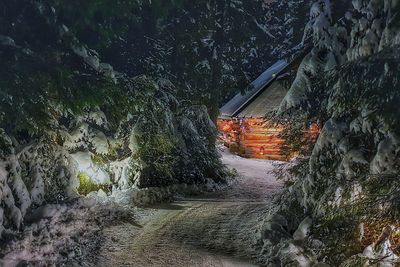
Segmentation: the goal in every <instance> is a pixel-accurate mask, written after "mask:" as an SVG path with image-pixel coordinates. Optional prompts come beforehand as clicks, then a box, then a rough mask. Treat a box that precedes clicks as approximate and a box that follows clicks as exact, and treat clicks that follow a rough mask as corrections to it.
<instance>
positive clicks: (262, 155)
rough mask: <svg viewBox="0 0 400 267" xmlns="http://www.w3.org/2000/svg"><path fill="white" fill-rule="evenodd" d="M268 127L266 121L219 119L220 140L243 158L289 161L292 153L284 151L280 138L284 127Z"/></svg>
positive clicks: (282, 141)
mask: <svg viewBox="0 0 400 267" xmlns="http://www.w3.org/2000/svg"><path fill="white" fill-rule="evenodd" d="M266 125H267V123H266V122H265V121H264V119H238V118H233V119H219V120H218V128H219V131H220V140H221V142H222V143H223V144H224V145H225V146H226V147H228V148H229V150H230V151H231V152H232V153H236V154H238V155H240V156H243V157H247V158H258V159H269V160H281V161H286V160H289V159H290V158H291V156H290V155H291V154H292V153H288V151H284V150H285V147H284V146H283V144H284V140H283V139H282V138H281V137H280V134H281V132H282V130H283V127H268V126H266ZM285 154H288V155H289V156H285Z"/></svg>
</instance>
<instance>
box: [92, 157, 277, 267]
mask: <svg viewBox="0 0 400 267" xmlns="http://www.w3.org/2000/svg"><path fill="white" fill-rule="evenodd" d="M223 160H224V162H225V164H227V165H228V166H230V167H235V168H236V169H237V170H238V173H239V174H241V175H242V177H241V178H240V179H239V182H238V183H236V184H235V185H234V186H233V187H231V188H230V189H228V190H226V191H224V192H217V193H210V194H206V195H202V196H201V197H196V198H191V199H185V200H182V201H179V202H175V203H173V204H166V205H160V206H158V207H152V208H151V209H144V210H141V211H140V212H143V214H144V215H145V216H140V218H142V219H140V221H139V222H138V223H139V224H140V225H142V227H138V226H137V225H134V224H130V223H123V224H119V225H115V226H111V227H108V228H106V229H105V231H104V235H105V237H106V238H105V241H104V243H103V246H102V248H101V250H100V251H99V256H98V261H97V264H96V265H97V266H178V267H180V266H226V267H228V266H232V267H235V266H257V265H254V264H253V263H251V262H252V259H254V258H256V256H257V255H256V253H257V251H258V250H257V248H256V247H255V243H256V238H257V230H258V227H259V225H260V222H261V221H262V220H263V218H265V215H266V213H267V212H268V204H267V202H268V199H269V196H271V194H272V193H273V192H276V191H277V190H279V188H280V185H279V183H277V182H276V180H275V179H274V178H273V177H272V176H271V175H268V174H267V172H268V171H270V170H271V169H272V168H273V166H272V164H271V162H268V161H263V160H246V159H242V158H239V157H236V156H232V155H229V154H226V153H223ZM148 214H150V215H148Z"/></svg>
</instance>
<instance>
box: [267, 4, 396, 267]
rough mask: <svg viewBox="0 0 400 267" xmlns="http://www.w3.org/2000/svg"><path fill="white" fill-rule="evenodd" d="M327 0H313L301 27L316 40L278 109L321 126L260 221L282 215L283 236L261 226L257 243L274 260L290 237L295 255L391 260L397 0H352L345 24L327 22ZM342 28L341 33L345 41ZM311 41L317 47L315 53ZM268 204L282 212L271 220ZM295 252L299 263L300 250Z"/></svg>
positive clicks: (351, 262) (350, 262)
mask: <svg viewBox="0 0 400 267" xmlns="http://www.w3.org/2000/svg"><path fill="white" fill-rule="evenodd" d="M328 2H329V1H316V3H315V4H314V5H313V8H312V12H311V18H310V23H309V27H308V28H309V29H311V30H312V32H313V33H314V44H315V47H314V49H313V51H312V52H311V54H310V55H309V56H307V57H306V58H305V59H304V61H303V64H302V65H301V67H300V69H299V73H298V77H297V79H296V81H295V82H294V84H293V86H292V88H291V90H290V91H289V93H288V96H287V97H286V99H285V100H284V102H283V103H282V105H281V110H280V115H281V116H282V117H283V118H285V119H288V120H289V121H291V122H293V123H295V124H300V125H302V126H303V125H304V124H306V123H308V122H310V121H317V122H319V123H320V125H321V126H322V129H321V133H320V135H319V138H318V140H317V141H316V144H315V145H314V147H313V149H312V152H311V154H310V155H309V157H306V161H305V162H306V163H304V161H302V165H300V167H298V168H297V170H299V171H297V172H292V173H294V174H296V175H297V177H294V178H292V179H293V182H292V183H291V186H290V187H289V188H287V191H286V193H285V194H284V196H283V197H282V198H281V199H280V200H279V201H278V203H279V205H280V208H279V209H278V211H276V212H275V213H272V215H271V216H270V217H269V218H268V219H267V220H266V222H265V225H266V226H267V225H270V224H271V221H273V222H274V223H275V224H277V225H280V227H282V228H283V229H285V235H286V237H285V236H283V237H282V239H281V240H278V241H276V240H275V241H273V242H271V239H270V238H269V237H270V236H271V232H270V231H264V232H263V233H264V235H263V237H264V244H265V250H266V251H267V250H269V249H274V251H275V252H276V257H275V258H274V260H275V261H274V263H277V264H285V263H287V260H288V257H289V258H290V257H291V256H290V255H289V256H288V255H287V253H286V252H285V251H286V250H285V249H284V248H287V247H291V246H292V252H296V251H298V252H299V253H298V254H296V253H295V254H296V255H299V254H301V255H304V257H305V258H306V259H308V260H309V261H310V259H314V260H315V261H323V262H326V263H329V264H331V265H333V266H338V265H340V264H341V263H342V262H343V265H342V266H356V264H365V263H368V264H380V265H378V266H395V264H396V262H397V261H398V257H397V256H396V254H398V253H399V252H400V251H398V249H397V246H396V245H395V244H398V242H399V240H398V237H397V236H396V231H398V224H397V220H398V214H399V209H398V197H399V196H400V195H399V192H398V186H399V185H398V176H399V174H400V173H399V170H400V168H399V167H400V165H399V164H400V154H399V151H400V149H399V137H398V136H399V135H400V128H399V126H398V125H399V119H398V118H399V116H400V110H399V108H398V103H400V94H399V91H398V88H399V86H400V85H399V80H400V77H399V73H400V69H399V67H398V66H399V63H400V58H399V56H398V55H399V51H400V47H399V46H398V43H397V41H396V40H397V37H396V36H398V34H399V28H398V21H399V20H398V18H397V10H398V1H374V0H371V1H367V0H366V1H357V0H355V1H353V2H352V4H353V8H351V9H350V10H348V13H347V14H346V17H347V19H349V20H350V21H348V25H347V26H346V25H344V26H345V27H343V28H342V27H339V28H338V26H332V24H334V23H335V22H334V21H333V20H330V18H331V17H332V14H330V13H329V12H328V11H327V10H326V9H325V7H326V6H327V3H328ZM341 15H344V14H335V16H336V17H340V16H341ZM321 16H322V17H321ZM328 22H329V23H328ZM346 28H347V29H348V30H350V32H349V33H347V31H346ZM329 29H331V30H329ZM383 32H386V33H389V32H390V34H389V35H387V36H390V37H384V34H383ZM338 36H342V37H343V38H342V37H340V38H337V37H338ZM346 36H349V38H348V42H347V41H345V42H343V41H344V40H347V37H346ZM338 40H339V42H337V41H338ZM316 51H318V53H322V54H319V55H320V56H317V57H315V55H318V53H317V54H316ZM321 55H322V57H321ZM328 55H329V56H328ZM313 57H315V60H313V59H312V58H313ZM310 58H311V60H310ZM310 62H311V63H310ZM332 63H333V64H332ZM310 66H311V67H313V68H311V67H310ZM306 67H307V68H306ZM316 73H317V75H316ZM304 74H306V75H304ZM294 116H295V117H296V118H298V119H297V120H296V119H291V117H292V118H293V117H294ZM292 127H294V126H292ZM304 164H307V168H304ZM276 213H278V214H282V215H283V216H285V217H286V218H285V219H286V221H285V222H282V221H279V220H275V219H274V218H275V217H274V214H276ZM307 217H310V218H311V219H312V224H311V225H310V226H309V231H308V234H307V235H306V238H305V239H303V240H302V241H301V242H300V243H299V242H298V240H297V241H296V238H295V237H296V236H297V235H295V233H296V232H298V230H300V229H301V228H302V227H303V226H302V223H300V220H301V219H300V220H299V218H307ZM292 224H295V226H293V225H292ZM296 224H297V226H298V227H297V226H296ZM297 228H298V229H297ZM382 229H383V232H382ZM388 229H389V230H388ZM293 239H295V241H296V242H295V244H296V247H293ZM291 244H292V245H291ZM354 254H359V255H357V256H353V255H354ZM351 256H353V257H351ZM296 260H297V262H298V263H299V264H300V263H301V260H302V259H299V258H298V259H296ZM303 260H304V258H303ZM303 262H304V261H303Z"/></svg>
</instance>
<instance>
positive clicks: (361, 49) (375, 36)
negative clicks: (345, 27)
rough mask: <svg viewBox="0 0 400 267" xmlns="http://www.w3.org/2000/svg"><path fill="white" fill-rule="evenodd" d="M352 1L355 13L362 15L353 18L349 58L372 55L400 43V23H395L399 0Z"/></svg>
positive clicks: (348, 51)
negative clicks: (399, 25)
mask: <svg viewBox="0 0 400 267" xmlns="http://www.w3.org/2000/svg"><path fill="white" fill-rule="evenodd" d="M352 3H353V7H354V9H355V13H359V14H360V16H361V17H359V18H357V19H356V18H353V19H352V21H353V24H354V25H353V27H352V30H351V33H350V37H351V43H350V46H349V48H348V50H347V58H348V60H355V59H357V58H360V57H365V56H370V55H372V54H374V53H377V52H379V51H381V50H382V49H384V48H385V47H390V46H394V45H397V44H399V43H400V34H399V28H398V25H396V23H393V21H394V20H395V19H396V16H397V13H396V12H395V10H396V9H398V7H399V1H398V0H353V1H352Z"/></svg>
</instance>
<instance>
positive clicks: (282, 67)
mask: <svg viewBox="0 0 400 267" xmlns="http://www.w3.org/2000/svg"><path fill="white" fill-rule="evenodd" d="M288 66H289V63H288V62H287V61H285V60H279V61H278V62H276V63H275V64H274V65H272V66H271V67H270V68H269V69H267V70H266V71H265V72H264V73H262V74H261V75H260V76H259V77H258V78H257V79H256V80H255V81H253V82H252V83H251V84H250V85H249V88H248V90H247V93H246V94H244V95H243V94H241V93H239V94H237V95H236V96H235V97H233V98H232V99H231V100H230V101H229V102H228V103H226V104H225V105H224V106H223V107H222V108H221V109H220V112H221V117H235V116H237V115H238V114H239V113H240V112H241V111H242V110H243V109H244V108H246V107H247V106H248V105H249V104H250V103H252V102H253V101H254V100H255V99H256V98H257V97H258V96H259V95H260V94H262V93H263V92H264V90H265V89H266V88H268V87H269V86H270V85H271V84H272V83H273V82H274V81H275V79H277V78H278V77H279V76H280V75H281V74H283V72H284V71H286V69H287V67H288Z"/></svg>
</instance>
